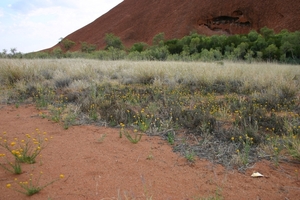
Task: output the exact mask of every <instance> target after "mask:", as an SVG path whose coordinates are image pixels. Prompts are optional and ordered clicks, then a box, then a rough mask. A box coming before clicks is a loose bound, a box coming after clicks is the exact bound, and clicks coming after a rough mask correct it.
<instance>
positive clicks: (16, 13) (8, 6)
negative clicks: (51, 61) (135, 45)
mask: <svg viewBox="0 0 300 200" xmlns="http://www.w3.org/2000/svg"><path fill="white" fill-rule="evenodd" d="M121 2H122V0H0V52H2V51H3V49H6V50H7V51H8V52H10V49H11V48H16V49H17V51H18V52H22V53H28V52H32V51H39V50H42V49H46V48H49V47H52V46H54V45H55V44H56V43H57V42H58V41H59V39H60V38H63V37H65V36H67V35H69V34H70V33H72V32H74V31H76V30H78V29H80V28H82V27H83V26H85V25H87V24H89V23H91V22H92V21H94V20H95V19H97V18H98V17H100V16H101V15H103V14H104V13H106V12H108V11H109V10H110V9H112V8H113V7H115V6H116V5H118V4H119V3H121Z"/></svg>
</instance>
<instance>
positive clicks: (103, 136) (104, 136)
mask: <svg viewBox="0 0 300 200" xmlns="http://www.w3.org/2000/svg"><path fill="white" fill-rule="evenodd" d="M105 138H106V134H101V137H100V138H99V139H98V140H97V142H99V143H102V142H103V141H104V139H105Z"/></svg>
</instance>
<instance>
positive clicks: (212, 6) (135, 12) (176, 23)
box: [56, 0, 300, 51]
mask: <svg viewBox="0 0 300 200" xmlns="http://www.w3.org/2000/svg"><path fill="white" fill-rule="evenodd" d="M299 17H300V1H299V0H285V1H283V0H229V1H225V0H124V1H123V2H122V3H120V4H119V5H117V6H116V7H115V8H113V9H112V10H110V11H109V12H107V13H106V14H104V15H103V16H101V17H99V18H98V19H96V20H95V21H94V22H92V23H90V24H88V25H86V26H85V27H83V28H81V29H79V30H77V31H75V32H73V33H71V34H70V35H68V36H67V37H66V38H67V39H69V40H72V41H75V42H76V45H75V46H74V47H73V48H72V49H71V50H72V51H75V50H78V49H80V42H88V43H90V44H96V45H97V47H98V48H100V49H101V48H103V47H105V41H104V37H105V34H106V33H113V34H115V35H116V36H118V37H120V38H121V40H122V41H123V43H124V44H125V45H126V46H131V45H132V44H133V43H136V42H146V43H148V44H151V43H152V38H153V36H155V35H156V34H158V33H160V32H164V33H165V36H166V39H173V38H182V37H183V36H185V35H188V34H189V33H190V32H191V31H194V32H197V33H199V34H205V35H213V34H243V33H248V32H249V31H250V30H252V29H254V30H257V31H258V30H259V29H260V28H262V27H264V26H267V27H268V28H271V29H274V30H275V32H279V31H281V30H282V29H287V30H289V31H296V30H300V20H299ZM58 45H60V44H57V45H56V46H58Z"/></svg>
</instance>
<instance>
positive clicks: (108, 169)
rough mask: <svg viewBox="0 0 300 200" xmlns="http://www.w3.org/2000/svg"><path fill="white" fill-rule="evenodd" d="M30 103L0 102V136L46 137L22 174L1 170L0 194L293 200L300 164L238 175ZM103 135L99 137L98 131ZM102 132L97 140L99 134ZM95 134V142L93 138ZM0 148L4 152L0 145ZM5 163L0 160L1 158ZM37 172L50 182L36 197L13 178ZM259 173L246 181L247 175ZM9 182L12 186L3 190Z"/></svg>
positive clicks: (11, 199)
mask: <svg viewBox="0 0 300 200" xmlns="http://www.w3.org/2000/svg"><path fill="white" fill-rule="evenodd" d="M39 112H40V111H39V110H37V109H36V108H35V107H34V106H33V105H22V106H20V107H19V108H16V107H15V106H9V105H0V134H2V132H4V131H6V132H7V136H8V137H9V138H11V139H12V138H14V137H18V138H21V137H24V135H25V134H26V133H29V134H30V133H32V132H34V131H35V130H36V129H37V128H38V129H39V130H41V131H46V132H47V135H49V137H50V136H52V137H53V139H51V140H50V141H49V144H48V146H47V147H46V148H45V149H44V150H43V151H42V153H41V154H42V156H41V157H38V158H37V163H35V164H31V165H30V164H22V167H23V171H24V172H23V173H22V174H21V175H14V174H11V173H9V172H8V171H5V170H4V169H2V168H1V169H0V199H1V200H2V199H3V200H16V199H33V200H35V199H60V200H63V199H72V200H76V199H106V200H109V199H151V198H152V199H169V200H171V199H174V200H176V199H201V198H204V197H205V198H207V197H217V196H218V195H219V196H220V199H221V198H223V199H251V200H252V199H274V200H275V199H289V200H292V199H299V195H300V178H299V171H300V165H299V164H296V163H280V165H279V167H276V166H274V164H273V163H271V162H269V161H261V162H259V163H256V164H254V165H253V166H252V167H251V168H250V169H248V170H247V171H246V172H245V173H240V172H238V171H235V170H226V169H225V168H224V167H223V166H221V165H216V164H213V163H211V162H209V161H207V160H203V159H197V160H196V161H195V162H194V163H193V164H191V163H189V162H188V161H187V159H186V158H184V157H182V156H180V155H179V154H176V153H174V152H173V151H172V146H171V145H169V144H168V143H167V142H166V141H164V140H163V139H162V138H160V137H149V136H146V135H143V137H142V139H141V141H140V142H139V143H137V144H132V143H130V142H129V140H127V139H126V138H125V137H122V138H120V137H119V129H115V128H108V127H99V126H93V125H82V126H72V127H70V128H69V129H67V130H65V129H64V128H63V126H62V125H61V124H59V123H54V122H52V121H49V120H48V119H42V118H41V117H40V115H39ZM104 135H105V137H102V136H104ZM101 137H102V140H101V139H100V138H101ZM99 139H100V141H99ZM0 153H7V152H5V150H4V149H3V148H2V147H0ZM3 161H4V160H0V162H1V163H3ZM40 171H43V176H42V178H41V180H40V184H41V185H43V184H45V183H47V182H50V181H52V180H54V179H56V178H57V177H58V176H59V174H64V175H65V178H64V179H62V180H59V181H57V182H54V183H53V184H51V185H49V186H48V187H46V188H44V189H43V190H41V191H40V192H39V193H38V194H35V195H33V196H31V197H27V196H25V195H24V194H21V193H18V192H16V191H14V190H13V189H14V188H15V189H20V188H18V185H16V183H14V182H15V181H14V179H15V178H18V180H20V181H26V180H28V178H29V174H31V173H32V174H33V176H34V177H37V176H38V174H39V173H40ZM257 171H258V172H260V173H261V174H263V175H264V177H261V178H252V177H251V174H252V173H253V172H257ZM8 183H11V184H12V188H11V189H8V188H6V184H8Z"/></svg>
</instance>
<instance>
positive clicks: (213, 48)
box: [18, 27, 300, 64]
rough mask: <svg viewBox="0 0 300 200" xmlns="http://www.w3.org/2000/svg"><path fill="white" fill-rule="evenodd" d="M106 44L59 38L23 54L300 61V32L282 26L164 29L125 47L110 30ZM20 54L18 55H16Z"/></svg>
mask: <svg viewBox="0 0 300 200" xmlns="http://www.w3.org/2000/svg"><path fill="white" fill-rule="evenodd" d="M105 42H106V47H105V49H104V50H97V46H96V45H94V44H89V43H86V42H81V49H80V51H76V52H70V51H69V50H70V49H71V48H72V47H73V46H74V45H75V44H76V43H75V42H73V41H70V40H68V39H62V41H61V46H62V48H56V49H54V50H53V51H52V52H50V53H47V52H38V53H30V54H26V55H23V57H26V58H36V57H39V58H49V57H55V58H62V57H68V58H77V57H84V58H94V59H106V60H118V59H133V60H185V61H189V60H201V61H218V60H234V61H236V60H245V61H248V62H252V61H277V62H285V63H295V64H299V63H300V32H299V31H295V32H289V31H287V30H282V31H281V32H279V33H275V32H274V31H273V30H272V29H269V28H267V27H264V28H261V29H260V31H259V32H257V31H254V30H253V31H251V32H250V33H248V34H244V35H229V36H228V35H213V36H205V35H199V34H197V33H191V34H190V35H188V36H185V37H183V38H181V39H171V40H166V39H165V34H164V33H159V34H157V35H156V36H154V37H153V40H152V44H151V45H149V44H146V43H143V42H139V43H135V44H133V45H132V46H131V47H130V48H127V49H126V48H125V47H124V45H123V43H122V41H121V39H120V38H119V37H117V36H115V35H114V34H112V33H109V34H106V36H105ZM18 56H19V55H18Z"/></svg>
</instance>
